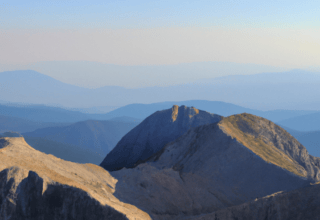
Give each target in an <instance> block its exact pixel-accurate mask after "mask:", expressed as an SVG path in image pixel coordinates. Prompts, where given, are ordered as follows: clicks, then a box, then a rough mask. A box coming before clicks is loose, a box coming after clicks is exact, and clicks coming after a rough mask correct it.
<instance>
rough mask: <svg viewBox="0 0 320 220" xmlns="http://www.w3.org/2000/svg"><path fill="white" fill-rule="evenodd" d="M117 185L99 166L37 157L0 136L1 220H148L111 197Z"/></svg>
mask: <svg viewBox="0 0 320 220" xmlns="http://www.w3.org/2000/svg"><path fill="white" fill-rule="evenodd" d="M116 183H117V180H116V179H114V178H113V177H112V176H111V175H110V174H109V173H108V172H107V171H106V170H104V169H103V168H101V167H99V166H96V165H93V164H77V163H72V162H68V161H64V160H61V159H59V158H56V157H54V156H52V155H47V154H44V153H41V152H40V151H37V150H35V149H33V148H32V147H30V146H29V145H28V144H27V143H26V142H25V140H24V139H23V138H22V137H17V138H0V219H8V220H9V219H14V220H61V219H68V220H78V219H90V220H104V219H105V220H107V219H115V220H117V219H119V220H120V219H132V220H134V219H135V220H138V219H141V220H142V219H150V217H149V215H148V214H147V213H145V212H143V211H141V210H140V209H138V208H136V207H135V206H133V205H130V204H126V203H123V202H121V201H119V200H118V199H117V198H115V197H114V196H113V193H114V191H115V185H116Z"/></svg>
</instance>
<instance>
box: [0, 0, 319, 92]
mask: <svg viewBox="0 0 320 220" xmlns="http://www.w3.org/2000/svg"><path fill="white" fill-rule="evenodd" d="M319 11H320V2H319V1H297V0H290V1H289V0H279V1H273V0H270V1H253V0H250V1H243V0H238V1H235V0H233V1H231V0H223V1H212V0H210V1H202V0H194V1H187V0H184V1H180V0H178V1H177V0H176V1H165V0H161V1H160V0H159V1H125V0H118V1H116V0H112V1H76V0H69V1H68V0H51V1H46V0H23V1H22V0H21V1H16V0H10V1H9V0H0V71H4V70H13V69H21V68H26V67H30V68H31V67H33V69H36V70H39V66H42V69H43V70H44V72H43V73H45V74H47V75H50V76H53V77H55V78H57V79H60V80H62V81H63V80H64V81H65V82H69V83H73V82H75V81H77V80H75V77H76V75H77V71H78V70H76V68H74V71H73V72H72V70H70V71H69V72H63V70H61V68H60V69H59V70H56V71H53V70H52V68H51V71H49V69H50V65H51V66H52V62H53V61H63V62H67V61H90V62H91V64H90V65H91V66H90V65H89V66H88V68H89V67H91V71H88V72H87V73H83V72H82V73H81V74H82V76H84V78H83V79H82V81H84V82H85V81H86V79H85V78H86V77H85V75H87V77H89V76H90V77H94V76H95V73H96V72H99V71H100V72H99V74H100V75H101V74H102V75H103V74H104V78H100V79H106V78H112V80H111V81H112V84H113V85H120V84H119V83H117V82H120V81H121V82H125V81H126V79H125V78H123V75H125V74H129V73H127V72H122V73H121V74H118V75H119V76H120V75H121V78H119V77H118V78H117V74H114V73H113V72H112V71H110V70H109V69H108V70H106V71H105V73H103V69H101V64H116V65H129V66H135V65H140V66H141V65H147V66H150V65H158V66H159V65H175V64H182V63H192V62H209V61H210V62H232V63H237V64H250V65H252V64H254V65H260V66H261V68H260V69H259V70H257V72H263V71H267V70H269V69H270V68H274V70H281V69H293V68H302V69H305V68H310V67H311V68H317V67H318V66H319V60H320V40H319V39H320V19H319ZM90 62H84V63H90ZM44 63H47V64H48V65H47V66H44ZM60 63H61V62H60ZM92 63H100V64H97V66H99V68H100V69H99V68H98V67H97V66H94V67H93V66H92ZM73 64H74V63H73ZM250 65H249V66H250ZM70 66H72V64H69V67H70ZM264 67H267V68H265V69H264ZM37 68H38V69H37ZM88 68H87V69H88ZM268 68H269V69H268ZM71 69H72V68H71ZM84 69H86V68H84ZM249 69H250V68H249ZM218 70H219V68H218ZM169 72H170V71H169ZM209 72H210V71H209ZM209 72H208V73H207V75H206V76H204V75H201V74H200V76H199V78H203V77H207V78H208V76H209V77H210V73H209ZM227 72H228V71H227ZM249 72H250V71H249V70H248V73H249ZM221 73H224V71H220V75H221ZM230 73H231V74H232V73H234V74H245V73H246V71H245V70H243V71H242V72H239V71H238V72H237V68H235V69H234V72H232V71H231V72H230V71H229V72H228V74H230ZM250 73H251V72H250ZM97 74H98V73H97ZM152 74H153V73H152V71H151V72H150V74H149V75H148V77H149V81H150V82H151V81H152V77H153V75H152ZM172 74H176V75H177V77H173V78H172V79H177V82H176V83H178V82H179V78H180V79H181V78H183V74H184V73H183V72H174V71H172ZM195 74H196V73H195ZM222 75H223V74H222ZM215 76H219V74H218V73H217V68H216V69H215V68H213V70H212V75H211V77H215ZM59 77H60V78H59ZM137 77H138V78H139V77H142V75H141V76H140V75H139V74H138V73H137ZM144 77H145V75H144ZM172 79H171V80H172ZM169 80H170V78H168V79H167V81H169ZM100 81H101V80H100ZM138 81H139V80H138ZM141 81H143V78H141V80H140V82H138V83H136V84H134V85H131V87H135V86H137V85H138V84H139V83H140V84H141ZM76 84H81V83H79V82H77V83H76ZM84 84H85V83H84ZM102 84H103V83H102ZM102 84H101V82H100V84H99V85H98V83H97V82H96V84H95V83H91V84H90V85H89V84H88V85H87V86H92V87H95V86H101V85H102ZM109 84H110V83H109ZM124 84H125V85H124V86H128V85H129V84H130V81H128V80H127V81H126V83H124ZM164 84H166V82H164ZM103 85H108V83H107V82H106V83H104V84H103ZM148 85H149V84H148ZM150 85H151V84H150ZM84 86H86V85H84ZM122 86H123V85H122ZM129 87H130V85H129Z"/></svg>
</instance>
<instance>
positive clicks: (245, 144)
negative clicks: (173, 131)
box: [111, 114, 320, 219]
mask: <svg viewBox="0 0 320 220" xmlns="http://www.w3.org/2000/svg"><path fill="white" fill-rule="evenodd" d="M124 154H125V153H124ZM319 170H320V158H316V157H313V156H311V155H309V154H308V152H307V150H306V149H305V148H304V147H303V146H302V145H301V144H300V143H299V142H298V141H297V140H296V139H294V138H293V137H292V136H291V135H290V134H289V133H287V132H286V131H285V130H284V129H282V128H281V127H279V126H277V125H276V124H274V123H273V122H271V121H268V120H266V119H264V118H261V117H258V116H254V115H250V114H240V115H234V116H230V117H227V118H223V119H222V120H221V121H220V122H217V123H212V124H207V125H201V126H198V127H196V128H192V129H190V130H189V131H188V132H187V133H185V134H184V135H182V136H181V137H179V138H178V139H176V140H174V141H172V142H170V143H168V144H167V145H166V146H165V147H163V148H162V150H161V151H159V152H158V153H156V154H154V155H153V156H152V157H150V158H149V159H148V160H147V161H146V162H145V163H142V164H140V165H138V166H137V167H135V168H132V169H121V170H118V171H115V172H111V175H113V176H114V177H115V178H117V179H118V180H119V182H118V183H117V190H116V193H115V196H116V197H117V198H119V199H121V200H123V201H125V202H128V203H130V204H133V205H135V206H137V207H139V208H141V209H142V210H144V211H146V212H147V213H149V214H150V215H151V216H152V218H153V219H180V218H181V219H183V218H191V217H192V216H197V215H201V214H207V213H212V212H214V211H217V210H221V209H224V208H227V207H231V206H235V205H240V204H242V203H245V202H249V201H251V200H254V199H256V198H257V197H259V198H260V197H263V196H267V195H270V194H273V193H275V192H279V191H290V190H294V189H297V188H300V187H304V186H308V185H309V184H310V183H314V182H317V181H319V179H320V172H319Z"/></svg>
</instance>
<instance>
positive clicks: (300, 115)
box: [0, 100, 320, 132]
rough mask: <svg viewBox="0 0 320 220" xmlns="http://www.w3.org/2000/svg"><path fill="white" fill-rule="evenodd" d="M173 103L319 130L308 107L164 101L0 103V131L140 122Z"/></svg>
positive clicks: (222, 113) (204, 101)
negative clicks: (83, 106) (75, 107)
mask: <svg viewBox="0 0 320 220" xmlns="http://www.w3.org/2000/svg"><path fill="white" fill-rule="evenodd" d="M172 105H186V106H194V107H196V108H199V109H203V110H205V111H208V112H210V113H214V114H219V115H222V116H230V115H233V114H240V113H244V112H246V113H250V114H254V115H258V116H261V117H264V118H267V119H269V120H271V121H273V122H276V123H277V124H279V125H281V126H285V127H288V128H291V129H294V130H300V131H311V130H320V126H319V125H320V123H319V122H320V117H319V115H320V113H319V112H317V111H306V110H273V111H259V110H254V109H249V108H244V107H241V106H238V105H234V104H230V103H225V102H220V101H206V100H189V101H181V102H162V103H153V104H130V105H127V106H124V107H120V108H118V109H116V110H113V111H111V112H108V113H106V114H86V113H81V112H78V111H71V110H66V109H63V108H58V107H50V106H41V105H18V104H0V122H2V124H1V125H0V130H1V131H2V132H4V131H19V132H29V131H34V130H35V129H38V128H44V127H50V126H52V127H53V126H59V125H67V124H70V123H75V122H79V121H85V120H116V121H122V122H141V121H142V120H143V119H145V118H146V117H148V116H149V115H151V114H152V113H153V112H155V111H160V110H163V109H168V108H171V107H172Z"/></svg>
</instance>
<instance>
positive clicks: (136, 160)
mask: <svg viewBox="0 0 320 220" xmlns="http://www.w3.org/2000/svg"><path fill="white" fill-rule="evenodd" d="M221 119H222V116H219V115H215V114H211V113H208V112H205V111H201V110H198V109H196V108H194V107H186V106H183V105H182V106H180V107H179V106H177V105H174V106H173V107H172V108H171V109H167V110H163V111H157V112H155V113H154V114H152V115H150V116H149V117H147V118H146V119H145V120H144V121H143V122H141V123H140V124H139V125H138V126H137V127H135V128H134V129H132V130H131V131H130V132H129V133H128V134H126V135H125V136H124V137H123V138H122V139H121V140H120V141H119V143H118V144H117V145H116V147H115V148H114V149H113V150H112V151H111V152H110V153H109V154H108V155H107V156H106V158H105V159H104V160H103V161H102V163H101V164H100V166H102V167H104V168H105V169H106V170H109V171H115V170H120V169H122V168H124V167H126V168H132V167H135V166H137V165H138V164H140V163H141V162H143V161H145V160H146V159H148V158H149V157H150V156H152V155H153V154H155V153H157V152H159V151H160V150H161V149H162V148H163V147H164V146H165V144H167V143H169V142H171V141H174V140H175V139H177V138H178V137H180V136H181V135H183V134H184V133H185V132H187V131H188V130H189V129H190V128H194V127H197V126H200V125H204V124H211V123H216V122H218V121H220V120H221Z"/></svg>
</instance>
